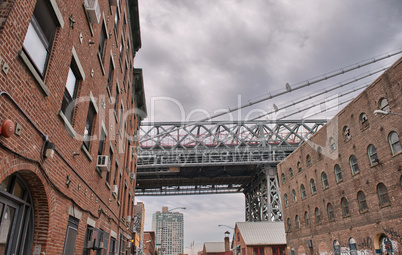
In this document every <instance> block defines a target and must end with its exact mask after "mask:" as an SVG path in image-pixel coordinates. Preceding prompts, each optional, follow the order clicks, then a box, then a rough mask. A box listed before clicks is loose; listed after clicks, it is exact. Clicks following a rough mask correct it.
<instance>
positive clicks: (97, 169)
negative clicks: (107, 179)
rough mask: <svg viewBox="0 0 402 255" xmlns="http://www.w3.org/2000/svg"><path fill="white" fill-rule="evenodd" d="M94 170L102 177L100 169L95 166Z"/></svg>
mask: <svg viewBox="0 0 402 255" xmlns="http://www.w3.org/2000/svg"><path fill="white" fill-rule="evenodd" d="M95 172H96V173H97V174H98V175H99V177H100V178H103V174H102V171H101V170H99V167H95Z"/></svg>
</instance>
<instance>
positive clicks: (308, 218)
mask: <svg viewBox="0 0 402 255" xmlns="http://www.w3.org/2000/svg"><path fill="white" fill-rule="evenodd" d="M304 222H305V223H306V227H310V215H309V214H308V212H307V211H306V212H305V213H304Z"/></svg>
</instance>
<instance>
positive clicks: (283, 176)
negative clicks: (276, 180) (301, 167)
mask: <svg viewBox="0 0 402 255" xmlns="http://www.w3.org/2000/svg"><path fill="white" fill-rule="evenodd" d="M281 177H282V183H286V176H285V174H284V173H282V174H281Z"/></svg>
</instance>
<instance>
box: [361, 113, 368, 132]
mask: <svg viewBox="0 0 402 255" xmlns="http://www.w3.org/2000/svg"><path fill="white" fill-rule="evenodd" d="M360 126H361V128H362V129H363V128H366V127H368V126H369V122H368V118H367V114H365V113H364V112H363V113H362V114H360Z"/></svg>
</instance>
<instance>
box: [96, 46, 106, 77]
mask: <svg viewBox="0 0 402 255" xmlns="http://www.w3.org/2000/svg"><path fill="white" fill-rule="evenodd" d="M96 55H97V56H98V60H99V65H100V67H101V70H102V74H103V76H105V67H104V66H103V61H102V56H101V55H100V54H99V52H98V53H97V54H96Z"/></svg>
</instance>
